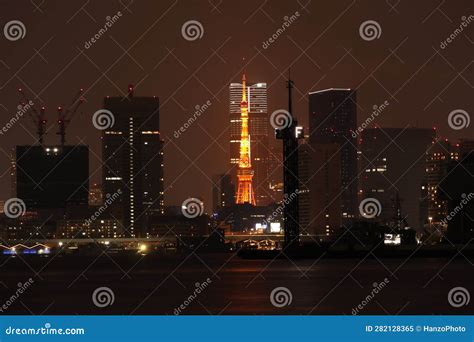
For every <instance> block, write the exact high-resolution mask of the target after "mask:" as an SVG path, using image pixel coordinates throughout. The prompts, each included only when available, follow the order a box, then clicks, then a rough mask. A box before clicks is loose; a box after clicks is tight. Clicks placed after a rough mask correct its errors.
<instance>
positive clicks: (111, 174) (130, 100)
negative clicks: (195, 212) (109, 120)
mask: <svg viewBox="0 0 474 342" xmlns="http://www.w3.org/2000/svg"><path fill="white" fill-rule="evenodd" d="M104 108H105V109H106V110H109V111H110V112H111V113H112V114H113V116H114V121H115V123H114V124H113V126H112V127H110V128H108V129H106V130H104V131H103V135H102V158H103V162H104V165H103V167H102V174H103V180H102V184H103V189H104V200H106V199H107V196H110V195H111V194H114V193H117V192H118V190H119V189H120V190H121V192H122V195H121V196H119V198H118V200H116V201H114V203H113V205H112V209H111V214H112V215H113V216H114V217H117V216H118V217H119V218H120V219H122V220H123V225H124V227H123V229H124V230H125V231H126V232H127V233H126V234H127V235H128V236H140V237H145V236H146V228H145V227H146V221H147V217H148V215H150V214H162V213H163V210H164V186H163V141H162V139H161V136H160V121H159V100H158V98H156V97H135V96H133V90H132V89H130V93H129V96H128V97H107V98H105V99H104Z"/></svg>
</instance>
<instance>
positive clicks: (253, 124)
mask: <svg viewBox="0 0 474 342" xmlns="http://www.w3.org/2000/svg"><path fill="white" fill-rule="evenodd" d="M245 90H246V98H247V104H248V116H249V117H248V130H249V136H250V146H251V151H250V160H251V164H252V168H253V170H254V176H253V187H254V193H255V202H256V204H257V205H267V204H269V203H271V202H273V201H275V198H274V196H275V191H273V190H272V184H274V183H276V180H275V178H277V176H278V175H279V173H276V172H275V173H274V174H272V173H271V163H272V157H273V153H272V152H271V146H270V142H269V138H270V137H269V133H270V132H272V131H271V127H270V120H269V117H268V107H267V106H268V105H267V84H266V83H263V82H260V83H249V82H246V85H245ZM241 100H242V83H231V84H230V86H229V112H230V166H231V170H230V175H231V177H232V182H233V183H234V184H237V166H238V164H239V158H240V139H241V129H242V121H241V115H240V114H241V112H240V103H241ZM271 138H273V133H271ZM275 158H276V157H275Z"/></svg>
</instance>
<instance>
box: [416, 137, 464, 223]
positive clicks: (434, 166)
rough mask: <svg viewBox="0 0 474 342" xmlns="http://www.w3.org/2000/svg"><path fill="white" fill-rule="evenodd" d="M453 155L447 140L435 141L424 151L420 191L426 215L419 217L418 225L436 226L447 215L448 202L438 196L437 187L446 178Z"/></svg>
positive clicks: (451, 147)
mask: <svg viewBox="0 0 474 342" xmlns="http://www.w3.org/2000/svg"><path fill="white" fill-rule="evenodd" d="M453 155H455V154H454V149H453V146H452V145H451V144H450V143H449V141H448V140H439V139H438V140H436V141H433V144H432V146H431V148H430V149H429V150H427V151H426V175H425V182H424V184H423V186H422V190H423V191H425V196H426V197H422V203H423V202H424V201H425V200H426V208H427V210H426V213H425V214H424V215H422V216H421V217H420V225H422V226H423V225H425V224H430V225H431V224H436V225H438V224H439V223H440V222H441V221H442V220H443V219H444V218H445V217H446V215H447V214H448V201H447V200H446V199H445V198H442V196H440V194H439V191H438V186H439V184H440V182H441V181H442V180H443V179H444V178H445V177H446V176H447V174H448V167H449V165H450V163H451V160H452V156H453Z"/></svg>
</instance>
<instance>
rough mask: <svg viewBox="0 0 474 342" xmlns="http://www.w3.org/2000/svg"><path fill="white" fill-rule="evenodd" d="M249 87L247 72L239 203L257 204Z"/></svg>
mask: <svg viewBox="0 0 474 342" xmlns="http://www.w3.org/2000/svg"><path fill="white" fill-rule="evenodd" d="M246 89H247V87H246V86H245V74H244V75H243V76H242V101H241V102H240V127H241V131H240V152H239V164H238V165H237V196H236V199H235V202H236V203H237V204H245V203H249V204H252V205H256V202H255V194H254V191H253V175H254V171H253V169H252V160H251V158H250V153H251V152H250V151H251V144H250V136H249V126H248V125H249V113H248V102H247V91H246Z"/></svg>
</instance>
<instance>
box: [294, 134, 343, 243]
mask: <svg viewBox="0 0 474 342" xmlns="http://www.w3.org/2000/svg"><path fill="white" fill-rule="evenodd" d="M298 153H299V178H300V191H299V211H300V227H301V234H302V235H313V236H317V238H318V239H330V238H332V237H334V233H335V232H336V231H337V230H338V229H339V228H340V227H341V224H342V214H341V209H342V207H341V198H342V196H341V194H342V191H341V157H340V148H339V145H338V144H322V143H321V144H314V145H312V146H311V145H309V144H308V143H305V144H301V145H300V146H299V147H298Z"/></svg>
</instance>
